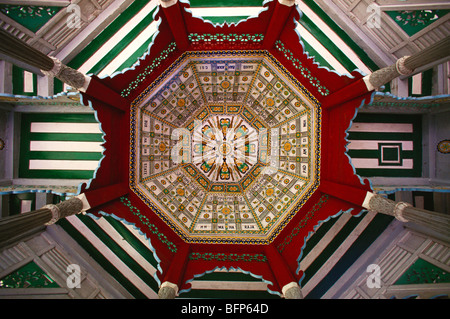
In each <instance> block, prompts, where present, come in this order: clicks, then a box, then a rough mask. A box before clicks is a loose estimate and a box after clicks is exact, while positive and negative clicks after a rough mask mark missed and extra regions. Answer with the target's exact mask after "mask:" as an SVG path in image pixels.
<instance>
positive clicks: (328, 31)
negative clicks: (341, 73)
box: [298, 1, 372, 74]
mask: <svg viewBox="0 0 450 319" xmlns="http://www.w3.org/2000/svg"><path fill="white" fill-rule="evenodd" d="M298 6H299V8H300V10H301V11H302V12H303V13H304V14H305V15H306V16H308V18H309V19H310V20H311V21H312V22H314V24H315V25H316V26H317V27H318V28H319V29H320V30H321V31H322V32H323V33H324V34H325V35H326V36H327V37H328V38H329V39H330V40H331V41H333V43H334V44H335V45H336V46H337V47H338V48H339V49H340V50H341V51H342V52H343V53H344V54H345V55H346V56H347V57H348V58H349V59H350V60H351V61H352V62H353V63H354V64H355V65H356V66H357V67H358V69H360V70H361V71H363V72H364V73H365V74H371V73H372V72H371V71H370V69H369V68H368V67H367V66H366V65H365V64H364V63H363V62H362V61H361V59H360V58H359V57H358V55H356V53H355V52H353V50H352V49H351V48H350V47H349V46H348V45H347V44H346V43H345V42H344V41H343V40H342V39H341V38H340V37H339V36H338V35H337V34H336V33H335V32H334V31H333V30H332V29H331V28H330V27H329V26H328V25H327V24H326V23H325V22H323V20H322V19H321V18H320V17H319V16H318V15H317V14H316V13H315V12H314V11H313V10H311V9H310V8H309V7H308V6H307V5H306V4H304V3H303V2H302V1H299V2H298Z"/></svg>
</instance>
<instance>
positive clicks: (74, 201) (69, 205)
mask: <svg viewBox="0 0 450 319" xmlns="http://www.w3.org/2000/svg"><path fill="white" fill-rule="evenodd" d="M43 208H47V209H49V210H50V212H51V213H52V219H50V220H49V221H48V222H47V223H45V225H52V224H54V223H56V222H57V221H58V220H60V219H61V218H65V217H67V216H70V215H74V214H78V213H79V212H81V211H82V209H83V201H82V200H81V199H79V198H77V197H74V198H71V199H68V200H66V201H63V202H61V203H59V204H56V205H55V204H49V205H45V206H44V207H43Z"/></svg>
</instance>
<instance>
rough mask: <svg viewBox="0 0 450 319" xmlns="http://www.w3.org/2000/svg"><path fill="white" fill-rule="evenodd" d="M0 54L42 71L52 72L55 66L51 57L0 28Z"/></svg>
mask: <svg viewBox="0 0 450 319" xmlns="http://www.w3.org/2000/svg"><path fill="white" fill-rule="evenodd" d="M0 52H1V53H3V54H5V55H7V56H11V57H14V58H16V59H18V60H20V61H22V62H24V63H26V64H29V65H31V66H34V67H36V68H38V69H40V70H44V71H50V70H51V69H52V68H53V66H54V62H53V60H52V59H51V58H50V57H48V56H47V55H45V54H44V53H42V52H40V51H39V50H36V49H35V48H33V47H31V46H29V45H28V44H26V43H25V42H23V41H21V40H19V39H18V38H16V37H15V36H13V35H12V34H10V33H9V32H7V31H5V30H4V29H2V28H0Z"/></svg>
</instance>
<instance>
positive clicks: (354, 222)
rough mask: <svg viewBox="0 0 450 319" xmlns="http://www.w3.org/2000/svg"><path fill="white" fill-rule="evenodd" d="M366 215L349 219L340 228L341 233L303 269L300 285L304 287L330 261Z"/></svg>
mask: <svg viewBox="0 0 450 319" xmlns="http://www.w3.org/2000/svg"><path fill="white" fill-rule="evenodd" d="M366 214H367V213H363V214H361V215H360V216H359V217H352V218H350V219H349V220H348V221H347V223H346V224H345V225H344V227H342V229H341V231H340V232H339V233H337V234H336V235H335V236H334V238H333V240H332V241H331V242H330V243H329V244H328V245H327V247H325V249H324V250H323V251H322V252H321V253H320V255H319V256H317V258H316V259H315V260H314V261H313V262H312V263H311V264H310V265H309V267H308V268H307V269H304V270H303V271H304V273H305V277H304V278H303V280H302V282H301V284H302V286H304V285H305V284H306V283H307V282H308V281H309V280H310V279H311V278H312V277H313V276H314V275H315V274H316V273H317V272H318V271H319V269H320V268H321V267H322V266H323V265H324V264H325V263H326V262H327V261H328V259H330V257H331V256H332V255H333V254H334V253H335V252H336V250H337V249H338V248H339V246H340V245H341V244H343V243H344V241H345V240H346V239H347V238H348V236H349V235H350V233H351V232H352V231H353V230H354V229H355V227H356V226H358V224H359V223H360V222H361V220H363V218H364V217H365V216H366Z"/></svg>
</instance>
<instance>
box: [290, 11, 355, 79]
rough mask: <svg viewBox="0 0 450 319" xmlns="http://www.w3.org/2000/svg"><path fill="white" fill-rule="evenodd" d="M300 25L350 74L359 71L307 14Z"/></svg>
mask: <svg viewBox="0 0 450 319" xmlns="http://www.w3.org/2000/svg"><path fill="white" fill-rule="evenodd" d="M299 22H300V24H301V25H302V26H303V27H304V28H305V29H306V30H308V31H309V32H310V33H311V34H312V35H313V36H314V37H315V38H316V39H317V40H318V41H319V42H320V43H321V44H322V45H323V46H324V47H325V48H327V50H328V51H329V52H330V53H331V54H332V55H333V56H334V57H335V58H336V59H337V60H338V61H339V62H340V63H341V64H342V65H343V66H344V68H345V69H347V70H348V71H349V72H351V71H353V70H355V69H357V68H358V67H357V66H356V64H354V63H353V62H352V60H350V59H349V58H348V57H347V55H345V54H344V53H343V52H342V51H341V50H340V49H339V47H338V46H337V45H336V44H335V43H334V42H333V41H332V40H330V39H329V38H328V37H327V36H326V35H325V33H323V32H322V30H320V28H319V27H317V25H316V24H315V23H314V22H312V21H311V19H309V18H308V17H307V16H306V15H305V14H304V15H303V16H302V17H301V19H300V21H299Z"/></svg>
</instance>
